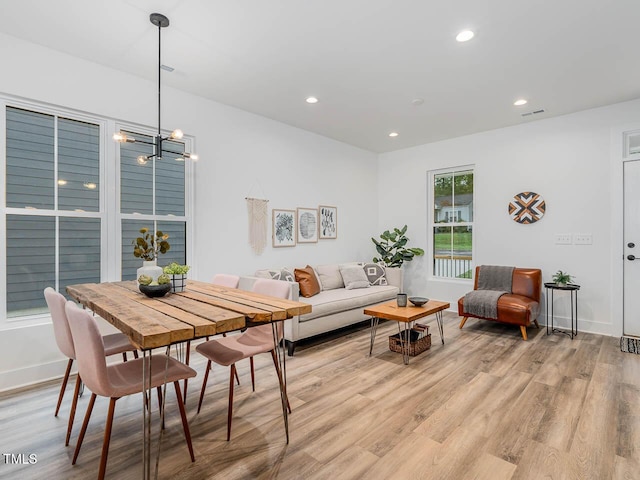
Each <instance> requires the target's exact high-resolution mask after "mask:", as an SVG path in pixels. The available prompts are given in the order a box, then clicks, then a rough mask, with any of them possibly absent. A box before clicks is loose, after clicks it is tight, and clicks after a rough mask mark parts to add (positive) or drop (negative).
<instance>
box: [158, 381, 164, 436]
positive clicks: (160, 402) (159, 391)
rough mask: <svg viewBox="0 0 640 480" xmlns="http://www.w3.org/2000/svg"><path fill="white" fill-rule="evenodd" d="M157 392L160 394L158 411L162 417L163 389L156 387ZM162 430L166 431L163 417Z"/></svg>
mask: <svg viewBox="0 0 640 480" xmlns="http://www.w3.org/2000/svg"><path fill="white" fill-rule="evenodd" d="M156 391H157V392H158V409H159V412H160V417H162V387H160V386H158V387H156ZM162 430H164V417H162Z"/></svg>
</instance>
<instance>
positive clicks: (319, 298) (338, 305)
mask: <svg viewBox="0 0 640 480" xmlns="http://www.w3.org/2000/svg"><path fill="white" fill-rule="evenodd" d="M353 265H360V266H361V268H364V264H357V263H355V262H354V263H351V264H335V265H319V266H316V267H314V272H315V273H316V277H317V279H318V282H319V284H320V285H321V288H322V290H321V291H320V293H318V294H317V295H314V296H312V297H308V298H307V297H302V296H300V286H299V284H298V282H296V281H295V280H294V278H293V272H294V269H289V268H283V269H280V270H259V271H257V272H256V273H255V275H254V276H242V277H240V284H239V285H238V287H239V288H241V289H243V290H251V288H252V286H253V283H254V282H255V281H256V280H257V279H258V278H276V279H278V280H282V281H287V282H288V283H289V284H290V285H291V293H290V296H289V298H290V299H291V300H297V301H300V302H304V303H308V304H310V305H312V311H311V313H308V314H305V315H300V316H298V317H295V318H293V319H291V320H290V321H287V322H285V324H284V325H285V328H284V338H285V341H286V343H287V347H288V354H289V356H292V355H293V352H294V350H295V347H296V343H297V342H298V341H299V340H302V339H305V338H309V337H313V336H315V335H319V334H322V333H327V332H330V331H333V330H337V329H339V328H343V327H346V326H349V325H353V324H355V323H359V322H362V321H364V320H367V319H368V318H370V317H369V316H367V315H365V314H364V313H363V310H364V308H365V307H368V306H370V305H376V304H378V303H382V302H386V301H388V300H392V299H395V298H396V295H397V294H398V293H399V292H400V291H401V290H402V271H401V270H400V269H395V268H394V269H386V272H385V278H386V282H384V281H382V282H380V281H378V282H377V283H387V285H369V286H368V287H366V288H355V289H347V288H345V287H344V286H342V287H338V288H333V287H335V286H336V283H337V280H336V278H335V275H334V278H333V279H331V278H328V277H327V276H326V275H322V274H318V271H320V272H327V271H331V269H332V268H333V269H334V272H335V268H339V267H340V266H353ZM367 265H368V264H367ZM289 273H290V274H289ZM285 277H286V278H285ZM323 285H324V286H329V287H332V288H324V287H323ZM342 285H344V283H343V284H342Z"/></svg>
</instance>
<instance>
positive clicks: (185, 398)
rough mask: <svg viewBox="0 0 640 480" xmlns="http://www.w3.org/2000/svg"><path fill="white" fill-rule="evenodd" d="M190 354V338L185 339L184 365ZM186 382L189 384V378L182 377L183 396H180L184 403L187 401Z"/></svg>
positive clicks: (187, 361) (187, 362) (187, 363)
mask: <svg viewBox="0 0 640 480" xmlns="http://www.w3.org/2000/svg"><path fill="white" fill-rule="evenodd" d="M190 354H191V340H188V341H187V353H185V355H184V363H185V364H186V365H189V357H190V356H191V355H190ZM188 384H189V379H188V378H185V379H184V388H183V390H184V396H183V397H182V398H183V401H184V403H187V385H188Z"/></svg>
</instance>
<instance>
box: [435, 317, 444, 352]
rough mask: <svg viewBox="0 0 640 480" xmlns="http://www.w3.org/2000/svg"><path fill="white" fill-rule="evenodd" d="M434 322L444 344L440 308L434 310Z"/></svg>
mask: <svg viewBox="0 0 640 480" xmlns="http://www.w3.org/2000/svg"><path fill="white" fill-rule="evenodd" d="M436 323H437V324H438V330H439V331H440V340H442V344H443V345H444V324H443V323H442V310H440V311H439V312H436Z"/></svg>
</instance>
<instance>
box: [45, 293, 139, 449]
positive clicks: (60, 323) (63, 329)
mask: <svg viewBox="0 0 640 480" xmlns="http://www.w3.org/2000/svg"><path fill="white" fill-rule="evenodd" d="M44 298H45V300H46V302H47V306H48V307H49V312H50V313H51V321H52V322H53V334H54V337H55V339H56V343H57V344H58V348H59V349H60V352H62V354H63V355H64V356H66V357H67V358H68V359H69V361H68V362H67V370H66V372H65V374H64V378H63V379H62V385H61V386H60V394H59V395H58V405H57V406H56V413H55V415H54V416H56V417H57V416H58V412H59V411H60V405H61V404H62V398H63V397H64V393H65V390H66V388H67V382H68V380H69V374H70V373H71V366H72V365H73V361H74V360H75V358H76V351H75V348H74V345H73V338H72V337H71V330H70V329H69V320H68V319H67V314H66V312H65V304H66V303H67V299H66V298H65V297H64V295H62V294H61V293H58V292H56V291H55V290H54V289H53V288H51V287H47V288H45V290H44ZM102 341H103V343H104V353H105V355H106V356H110V355H116V354H118V353H122V357H123V359H124V361H125V362H126V361H127V352H131V351H133V355H134V356H135V357H136V358H138V352H137V350H136V347H135V346H134V345H133V344H132V343H131V342H130V341H129V338H128V337H127V336H126V335H124V334H123V333H113V334H111V335H105V336H103V337H102ZM81 384H82V379H81V378H80V374H79V373H78V375H77V376H76V386H75V389H74V392H73V400H72V402H71V411H70V412H69V423H68V425H67V437H66V439H65V443H64V444H65V446H66V445H69V439H70V437H71V430H72V428H73V420H74V418H75V415H76V406H77V405H78V395H79V393H80V385H81Z"/></svg>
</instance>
